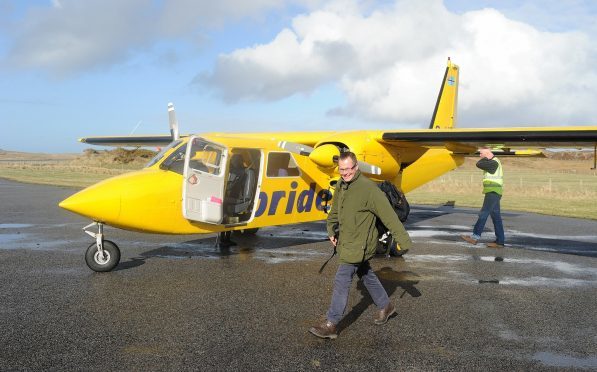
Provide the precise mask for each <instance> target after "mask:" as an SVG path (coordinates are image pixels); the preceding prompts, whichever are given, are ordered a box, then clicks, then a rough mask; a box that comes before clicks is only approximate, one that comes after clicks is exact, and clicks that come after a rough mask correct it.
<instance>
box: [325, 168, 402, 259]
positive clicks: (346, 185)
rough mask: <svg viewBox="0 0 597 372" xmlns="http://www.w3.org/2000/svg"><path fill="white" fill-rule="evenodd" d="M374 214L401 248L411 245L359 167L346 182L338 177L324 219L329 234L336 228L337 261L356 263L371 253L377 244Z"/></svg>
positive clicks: (332, 233) (380, 194) (370, 255)
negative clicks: (329, 206) (330, 205)
mask: <svg viewBox="0 0 597 372" xmlns="http://www.w3.org/2000/svg"><path fill="white" fill-rule="evenodd" d="M376 216H377V217H379V218H380V219H381V222H383V224H384V225H385V226H386V227H387V228H388V229H389V230H390V232H391V233H392V236H393V237H394V239H395V240H396V241H397V242H398V244H400V248H401V249H409V248H410V247H411V246H412V241H411V240H410V236H408V233H407V232H406V230H405V229H404V226H403V225H402V223H401V222H400V220H399V219H398V216H397V215H396V212H395V211H394V209H393V208H392V206H391V205H390V202H389V201H388V199H387V198H386V195H385V194H384V192H383V191H381V190H380V189H379V187H377V185H376V184H375V182H373V181H371V180H370V179H368V178H367V177H365V176H363V175H362V174H361V172H360V171H357V172H356V173H355V176H354V178H353V179H352V180H350V181H349V182H345V181H344V180H343V179H340V180H339V181H338V184H337V185H336V191H335V192H334V199H333V202H332V209H331V210H330V213H329V215H328V219H327V230H328V235H329V236H334V235H335V234H336V232H335V231H334V227H335V226H337V227H338V230H339V236H338V244H337V245H336V249H337V251H338V257H339V259H340V263H346V264H357V263H361V262H363V261H366V260H368V259H370V258H371V257H373V255H374V254H375V250H376V248H377V242H378V236H377V235H378V233H377V228H376V227H375V219H376Z"/></svg>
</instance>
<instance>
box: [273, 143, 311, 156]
mask: <svg viewBox="0 0 597 372" xmlns="http://www.w3.org/2000/svg"><path fill="white" fill-rule="evenodd" d="M278 147H280V148H282V149H284V150H286V151H290V152H292V153H293V154H298V155H303V156H309V154H310V153H312V152H313V147H310V146H307V145H303V144H301V143H296V142H288V141H280V142H278Z"/></svg>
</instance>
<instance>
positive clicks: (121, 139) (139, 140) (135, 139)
mask: <svg viewBox="0 0 597 372" xmlns="http://www.w3.org/2000/svg"><path fill="white" fill-rule="evenodd" d="M181 137H186V136H181ZM172 141H173V139H172V136H170V135H155V136H105V137H85V138H79V142H82V143H87V144H89V145H99V146H124V147H126V146H131V147H143V146H166V145H168V144H170V143H171V142H172Z"/></svg>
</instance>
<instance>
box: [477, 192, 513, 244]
mask: <svg viewBox="0 0 597 372" xmlns="http://www.w3.org/2000/svg"><path fill="white" fill-rule="evenodd" d="M501 199H502V196H501V195H500V194H498V193H495V192H488V193H486V194H485V199H483V207H481V211H480V212H479V219H478V220H477V223H476V224H475V228H474V229H473V237H474V238H475V239H479V238H480V237H481V233H482V232H483V229H484V228H485V223H486V222H487V217H489V216H491V220H492V221H493V230H494V232H495V242H496V243H497V244H502V245H503V244H504V241H505V240H506V238H505V236H504V225H503V224H502V215H501V213H500V200H501Z"/></svg>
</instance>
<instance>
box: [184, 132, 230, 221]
mask: <svg viewBox="0 0 597 372" xmlns="http://www.w3.org/2000/svg"><path fill="white" fill-rule="evenodd" d="M227 157H228V149H227V148H226V147H225V146H222V145H220V144H217V143H214V142H210V141H206V140H205V139H203V138H200V137H196V136H192V137H191V138H190V139H189V142H188V144H187V153H186V156H185V164H184V181H183V182H184V185H183V190H182V198H183V204H182V205H183V210H182V212H183V216H184V217H185V218H186V219H188V220H193V221H199V222H205V223H211V224H219V223H221V222H222V220H223V218H224V208H223V202H224V186H225V181H226V172H225V167H226V164H227V162H226V159H227Z"/></svg>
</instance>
